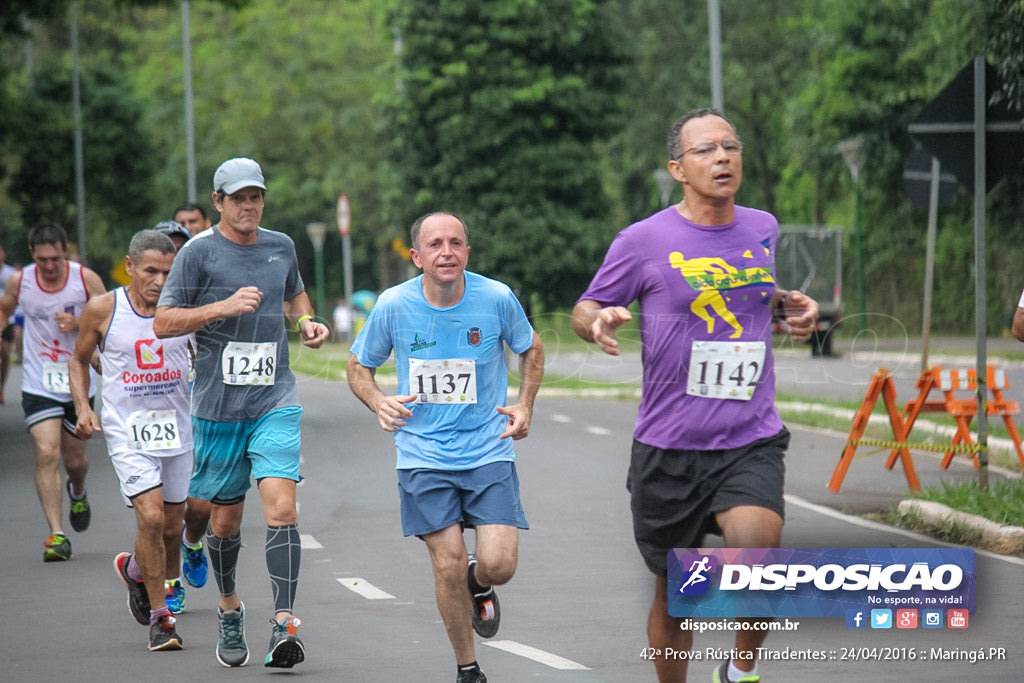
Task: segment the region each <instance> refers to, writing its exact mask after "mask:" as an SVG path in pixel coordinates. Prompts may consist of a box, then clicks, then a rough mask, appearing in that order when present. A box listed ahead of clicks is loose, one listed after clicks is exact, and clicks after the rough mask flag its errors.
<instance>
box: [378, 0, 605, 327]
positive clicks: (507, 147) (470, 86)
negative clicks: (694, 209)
mask: <svg viewBox="0 0 1024 683" xmlns="http://www.w3.org/2000/svg"><path fill="white" fill-rule="evenodd" d="M602 4H604V3H599V2H592V1H591V0H547V1H546V2H535V1H534V0H506V1H505V2H500V3H495V2H447V3H441V4H440V5H438V3H436V2H433V0H417V1H410V2H403V3H402V4H401V5H400V6H399V9H398V10H397V11H396V21H395V26H396V30H397V31H398V32H399V34H400V35H401V36H402V50H401V53H400V71H399V78H400V81H401V84H402V89H401V91H400V92H399V94H398V95H397V97H396V106H395V108H394V114H393V125H392V129H393V130H394V131H395V132H396V135H395V138H394V141H395V155H396V168H398V169H399V178H400V182H401V186H402V188H403V190H404V194H405V195H406V196H407V197H409V198H410V200H411V201H410V202H409V203H408V205H407V206H405V207H403V208H404V212H403V215H402V218H403V219H405V220H404V222H405V223H411V222H412V220H413V219H415V218H416V216H417V215H421V214H423V213H426V212H428V211H433V210H438V209H444V210H449V211H454V212H456V213H458V214H460V215H461V216H462V217H463V218H464V219H465V220H466V222H467V224H468V225H469V226H470V229H471V235H472V238H471V242H472V243H473V244H474V245H476V252H475V253H474V256H473V266H472V267H473V268H474V269H476V270H479V271H481V272H484V273H487V274H488V275H490V276H492V277H497V278H498V279H501V280H503V281H505V282H507V283H508V284H509V285H510V286H512V287H513V288H514V289H518V290H519V291H520V293H521V295H523V298H524V299H525V300H526V301H530V300H531V299H532V298H537V299H539V300H540V301H541V302H542V303H543V304H545V305H546V306H547V307H549V308H553V307H556V306H564V305H565V304H566V302H567V300H571V297H572V295H573V293H578V292H580V291H582V289H583V288H584V287H585V286H586V283H587V282H588V280H589V277H590V275H592V274H593V267H592V266H593V263H594V261H595V260H596V259H597V258H599V257H600V254H601V253H603V250H604V248H605V247H606V246H607V243H608V240H609V239H610V237H611V234H612V233H611V232H610V230H609V228H610V226H609V224H608V221H607V218H608V213H609V202H608V200H607V199H606V197H605V193H604V191H603V190H602V186H601V180H602V179H601V175H600V159H599V155H598V152H597V149H596V148H595V145H594V143H595V142H596V141H598V140H601V139H602V138H606V137H609V136H610V135H611V134H613V133H614V132H615V131H617V130H618V129H619V128H620V127H621V125H622V119H621V118H620V117H619V113H620V112H619V97H618V93H619V92H620V90H621V80H622V79H621V75H622V70H621V65H622V62H623V56H622V53H621V51H620V48H619V47H618V46H619V45H621V40H618V39H617V36H616V35H615V34H614V33H613V31H612V30H611V28H612V24H611V22H610V21H609V20H608V18H607V17H606V16H605V15H603V14H602V13H601V11H600V9H601V8H600V5H602Z"/></svg>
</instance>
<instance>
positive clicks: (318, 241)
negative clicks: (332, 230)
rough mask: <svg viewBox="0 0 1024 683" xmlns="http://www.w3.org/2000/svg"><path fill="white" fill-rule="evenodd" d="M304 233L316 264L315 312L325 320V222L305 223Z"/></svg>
mask: <svg viewBox="0 0 1024 683" xmlns="http://www.w3.org/2000/svg"><path fill="white" fill-rule="evenodd" d="M306 235H307V236H308V237H309V241H310V242H311V243H312V244H313V255H314V259H313V261H314V263H315V265H316V313H317V314H318V315H320V317H321V318H323V319H324V320H327V317H326V316H327V303H326V296H325V293H324V237H325V236H326V235H327V224H326V223H319V222H317V223H307V224H306Z"/></svg>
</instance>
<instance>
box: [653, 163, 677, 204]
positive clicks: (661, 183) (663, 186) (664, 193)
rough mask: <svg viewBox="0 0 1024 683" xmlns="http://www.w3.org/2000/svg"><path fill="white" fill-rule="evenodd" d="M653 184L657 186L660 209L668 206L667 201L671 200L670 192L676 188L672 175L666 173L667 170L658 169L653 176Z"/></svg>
mask: <svg viewBox="0 0 1024 683" xmlns="http://www.w3.org/2000/svg"><path fill="white" fill-rule="evenodd" d="M652 175H653V176H654V182H656V183H657V184H658V193H659V194H660V195H661V208H665V207H666V206H668V203H669V200H671V199H672V190H674V189H675V187H676V181H675V180H673V178H672V174H671V173H669V172H668V169H664V168H659V169H658V170H657V171H655V172H654V173H653V174H652Z"/></svg>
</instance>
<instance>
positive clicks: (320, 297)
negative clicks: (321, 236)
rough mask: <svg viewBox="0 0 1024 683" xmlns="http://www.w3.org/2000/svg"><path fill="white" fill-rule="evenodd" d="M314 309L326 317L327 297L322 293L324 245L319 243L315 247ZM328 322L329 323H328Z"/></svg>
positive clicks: (326, 318)
mask: <svg viewBox="0 0 1024 683" xmlns="http://www.w3.org/2000/svg"><path fill="white" fill-rule="evenodd" d="M315 251H316V310H317V313H318V314H319V315H320V317H321V318H323V319H324V320H328V317H327V315H328V314H327V297H326V295H325V293H324V246H323V244H321V245H319V246H318V247H317V248H316V249H315ZM328 324H329V323H328Z"/></svg>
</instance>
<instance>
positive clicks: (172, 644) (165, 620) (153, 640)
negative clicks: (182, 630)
mask: <svg viewBox="0 0 1024 683" xmlns="http://www.w3.org/2000/svg"><path fill="white" fill-rule="evenodd" d="M174 623H175V619H174V617H172V616H171V615H169V614H161V615H160V618H159V619H157V622H156V623H155V624H153V625H152V626H150V627H149V649H150V651H151V652H155V651H157V650H180V649H181V636H179V635H178V633H177V631H175V630H174Z"/></svg>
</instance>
